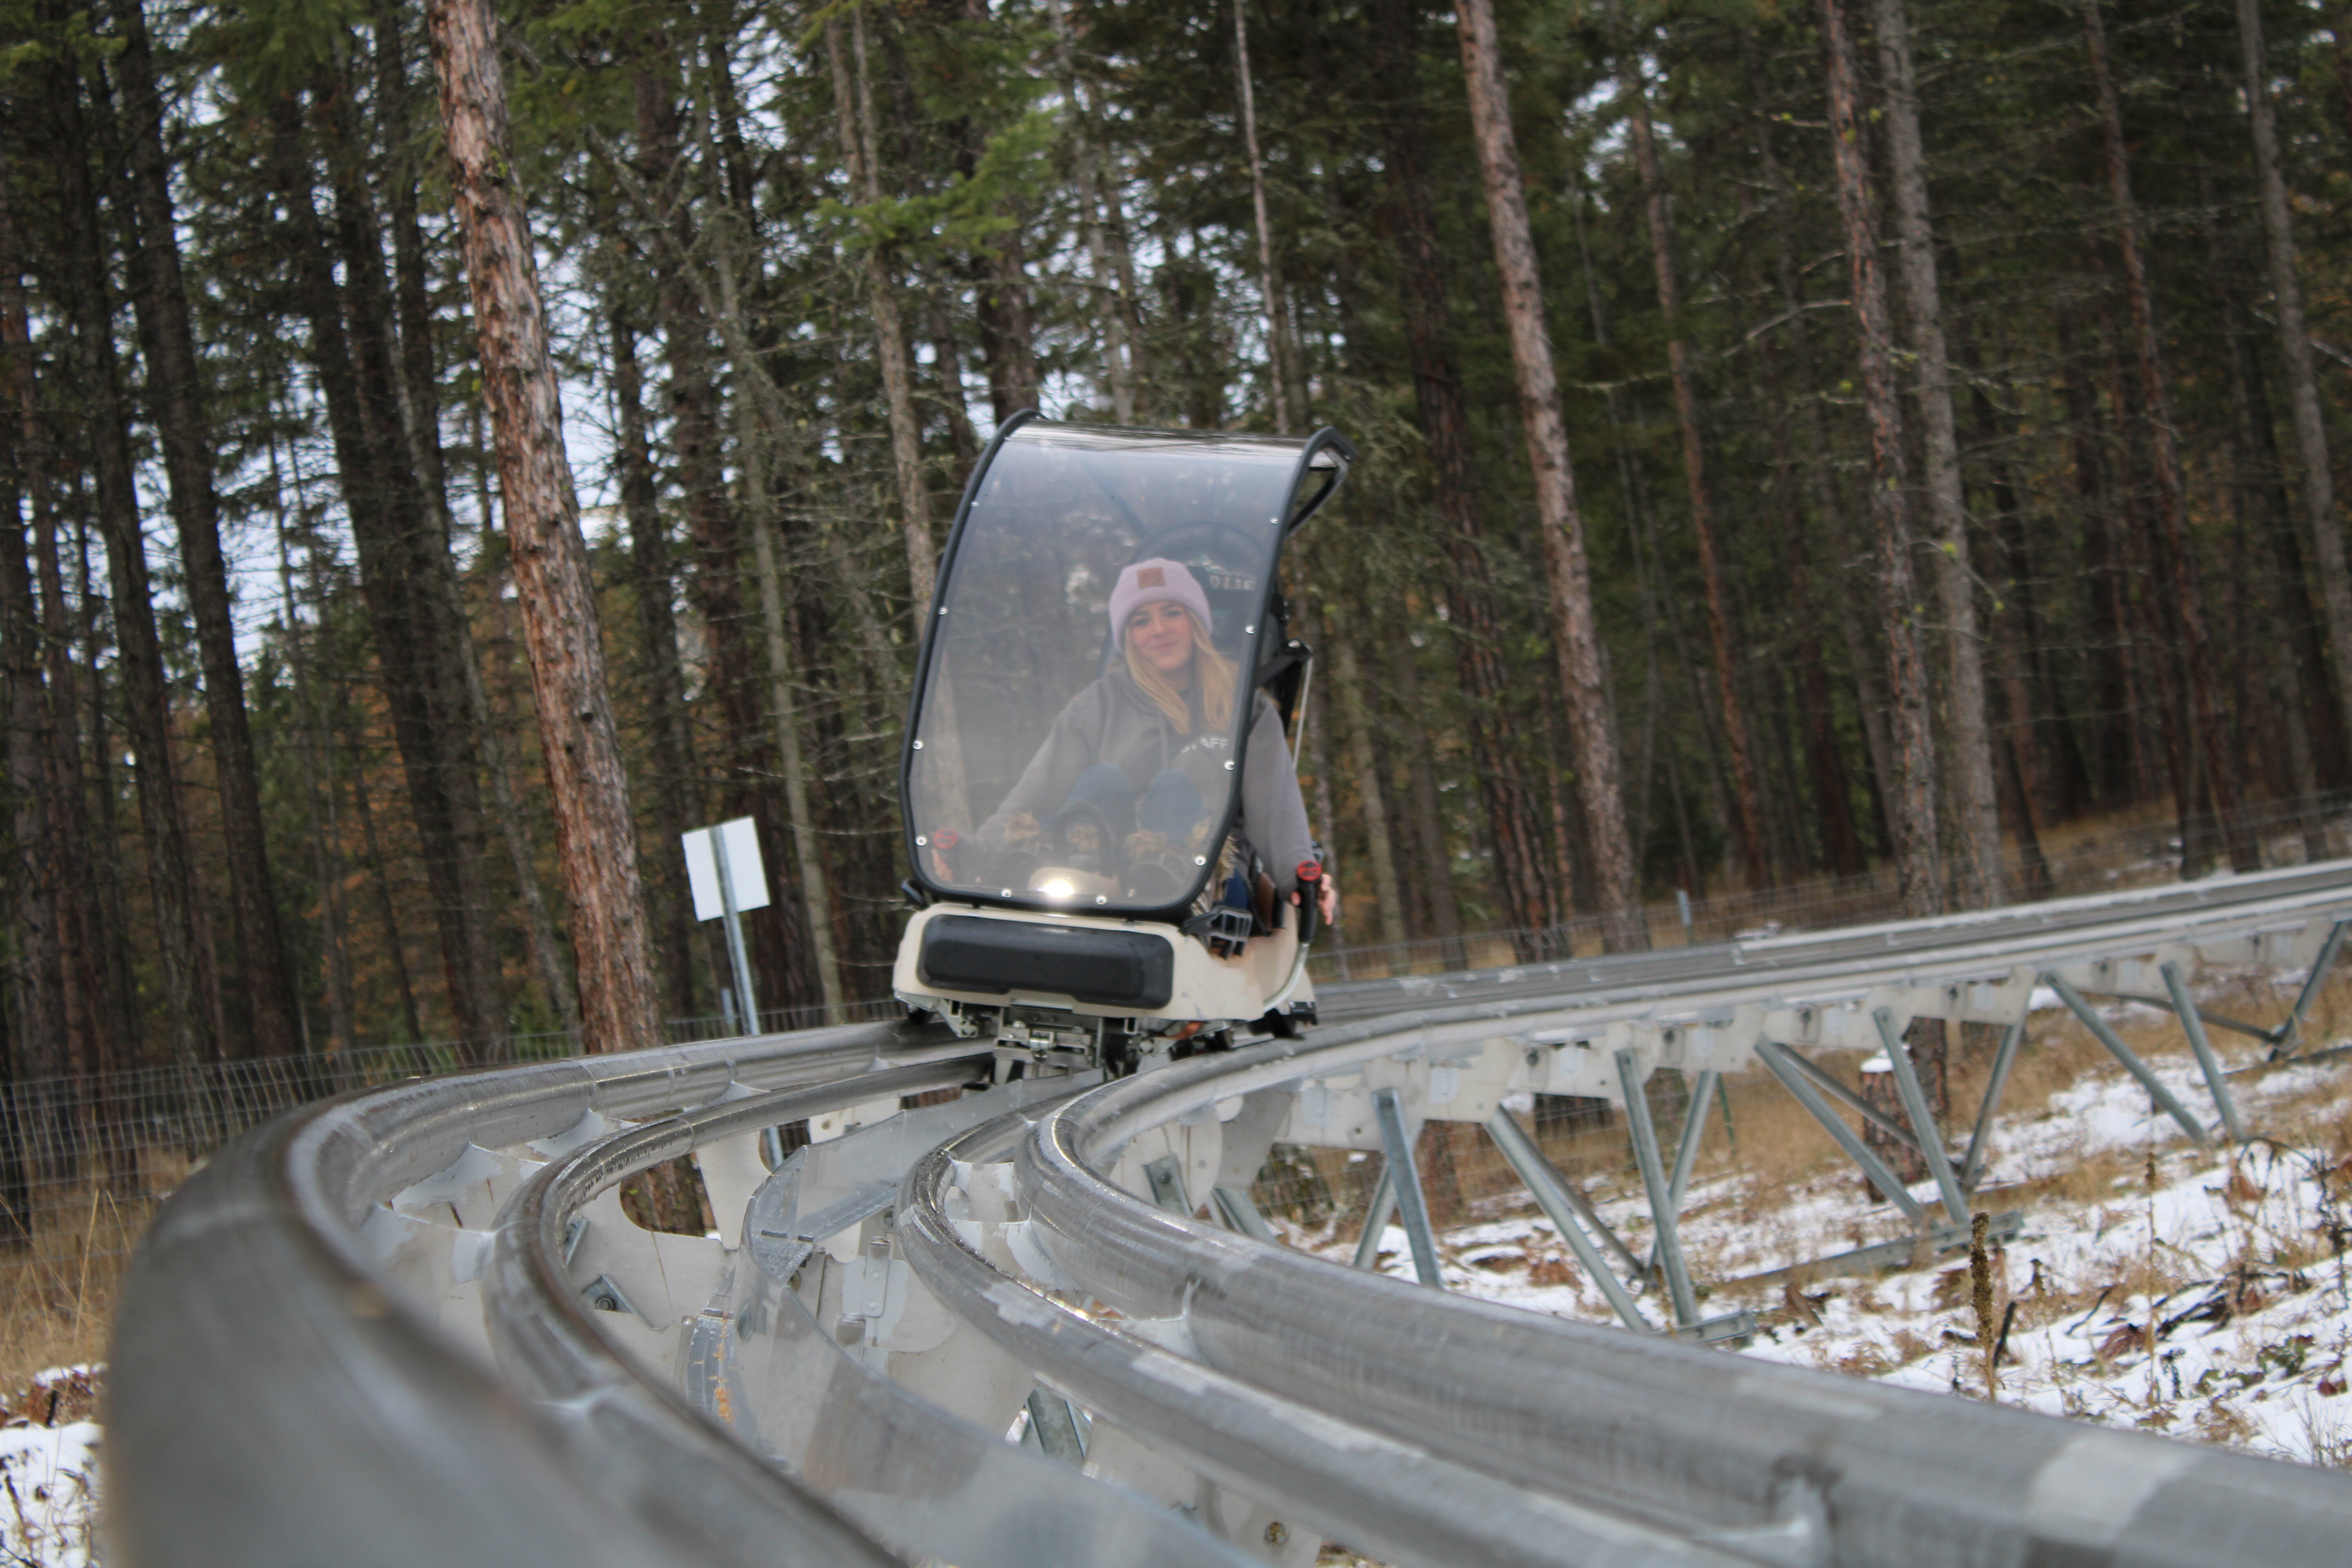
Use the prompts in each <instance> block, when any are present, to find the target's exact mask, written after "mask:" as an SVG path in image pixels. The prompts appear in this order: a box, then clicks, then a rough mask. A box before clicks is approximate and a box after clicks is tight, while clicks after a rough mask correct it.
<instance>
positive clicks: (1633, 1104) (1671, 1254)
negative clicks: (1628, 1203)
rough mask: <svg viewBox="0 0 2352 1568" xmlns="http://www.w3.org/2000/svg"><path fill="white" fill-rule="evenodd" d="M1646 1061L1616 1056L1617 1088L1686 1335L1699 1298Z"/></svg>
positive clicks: (1627, 1051) (1626, 1051)
mask: <svg viewBox="0 0 2352 1568" xmlns="http://www.w3.org/2000/svg"><path fill="white" fill-rule="evenodd" d="M1641 1066H1642V1064H1641V1058H1639V1057H1637V1056H1635V1055H1634V1053H1633V1047H1631V1046H1627V1047H1623V1048H1622V1049H1620V1050H1619V1051H1618V1052H1617V1084H1618V1087H1619V1088H1621V1089H1623V1090H1624V1091H1625V1126H1626V1129H1627V1131H1630V1132H1631V1133H1632V1134H1633V1159H1634V1162H1635V1163H1637V1164H1639V1165H1640V1166H1641V1167H1642V1185H1643V1188H1644V1189H1645V1190H1646V1191H1647V1193H1648V1194H1649V1198H1650V1221H1651V1224H1652V1225H1653V1226H1655V1227H1656V1231H1657V1238H1658V1239H1657V1244H1656V1245H1657V1254H1658V1262H1659V1265H1660V1267H1661V1268H1663V1269H1664V1273H1665V1276H1666V1296H1667V1299H1668V1300H1670V1301H1672V1302H1673V1303H1674V1309H1675V1328H1677V1329H1686V1328H1690V1327H1692V1326H1693V1325H1695V1324H1696V1322H1697V1321H1698V1298H1697V1296H1696V1294H1695V1293H1693V1291H1692V1289H1691V1282H1690V1269H1689V1268H1688V1266H1687V1265H1685V1263H1684V1261H1683V1236H1682V1224H1681V1221H1680V1217H1679V1215H1677V1214H1676V1212H1675V1204H1674V1201H1673V1194H1672V1191H1671V1189H1670V1187H1669V1185H1668V1183H1667V1177H1666V1172H1665V1163H1664V1160H1662V1159H1661V1158H1660V1157H1659V1154H1658V1130H1657V1128H1656V1127H1655V1126H1654V1125H1653V1124H1652V1123H1651V1121H1650V1097H1649V1095H1648V1094H1647V1093H1645V1092H1644V1091H1643V1083H1642V1071H1641Z"/></svg>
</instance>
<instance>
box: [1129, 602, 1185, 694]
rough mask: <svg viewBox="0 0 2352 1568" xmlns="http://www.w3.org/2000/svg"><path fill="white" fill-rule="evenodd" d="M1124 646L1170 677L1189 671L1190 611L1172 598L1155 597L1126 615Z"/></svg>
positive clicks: (1174, 677) (1175, 677)
mask: <svg viewBox="0 0 2352 1568" xmlns="http://www.w3.org/2000/svg"><path fill="white" fill-rule="evenodd" d="M1127 646H1128V647H1131V648H1133V649H1134V650H1135V651H1136V652H1137V653H1138V654H1139V655H1140V656H1141V657H1142V659H1143V662H1144V663H1146V664H1148V665H1150V667H1151V668H1154V669H1156V670H1158V671H1159V672H1160V674H1161V675H1164V676H1166V677H1167V678H1168V679H1171V680H1176V679H1178V678H1179V677H1182V676H1189V675H1191V674H1192V613H1191V612H1190V611H1188V610H1186V609H1185V608H1184V606H1183V605H1180V604H1178V603H1176V602H1175V601H1174V600H1173V599H1157V600H1154V601H1153V602H1152V603H1150V604H1149V605H1142V606H1141V607H1140V608H1139V609H1137V610H1136V612H1135V613H1134V614H1133V615H1130V616H1128V617H1127Z"/></svg>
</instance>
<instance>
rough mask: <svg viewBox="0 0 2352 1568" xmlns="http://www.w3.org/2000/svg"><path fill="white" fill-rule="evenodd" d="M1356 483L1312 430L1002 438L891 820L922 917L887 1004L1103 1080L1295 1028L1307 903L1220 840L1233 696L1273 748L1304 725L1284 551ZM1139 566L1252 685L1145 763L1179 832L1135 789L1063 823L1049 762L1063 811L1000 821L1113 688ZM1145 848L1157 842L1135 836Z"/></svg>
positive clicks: (1090, 429)
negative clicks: (1187, 1049) (1151, 564)
mask: <svg viewBox="0 0 2352 1568" xmlns="http://www.w3.org/2000/svg"><path fill="white" fill-rule="evenodd" d="M1354 459H1355V452H1354V449H1353V448H1352V447H1349V445H1348V443H1347V442H1346V441H1345V440H1344V439H1343V438H1342V437H1340V436H1339V434H1338V433H1337V432H1335V431H1331V430H1328V429H1327V430H1322V431H1318V433H1316V434H1315V435H1313V436H1310V437H1306V438H1305V439H1303V440H1300V439H1289V438H1275V437H1256V436H1236V435H1228V434H1222V433H1220V434H1211V435H1200V434H1191V433H1185V432H1177V431H1159V430H1131V429H1111V428H1100V427H1094V426H1076V425H1056V424H1050V423H1047V422H1045V421H1043V420H1039V419H1035V418H1033V417H1029V416H1018V417H1016V418H1014V419H1013V420H1009V421H1007V422H1006V424H1005V426H1004V427H1003V429H1002V430H1001V431H1000V432H999V434H998V436H997V437H996V439H995V441H994V442H993V443H992V444H991V446H990V447H989V450H988V453H987V455H986V456H985V457H984V458H982V461H981V464H980V467H979V468H977V469H976V470H975V471H974V473H973V474H972V477H971V483H970V484H969V485H968V486H967V487H966V489H965V491H964V498H963V504H962V505H961V508H959V510H958V511H957V514H956V521H955V526H954V529H953V530H952V531H951V532H950V536H949V540H948V548H947V553H946V556H945V558H944V559H943V561H942V562H941V563H940V583H939V590H938V595H937V597H936V599H935V600H934V602H933V604H932V605H931V606H930V611H929V627H928V635H927V636H926V637H925V638H924V642H923V650H922V657H921V660H920V663H919V668H918V671H917V675H916V681H915V692H914V698H913V703H912V707H911V709H910V710H909V712H908V722H907V746H906V751H905V752H904V755H903V761H902V763H901V766H900V773H899V800H900V804H901V805H902V807H903V809H904V811H905V816H906V826H907V839H908V842H907V850H908V857H909V858H910V860H911V861H912V863H913V866H914V876H913V878H912V879H910V880H909V881H908V893H909V896H910V897H911V898H912V899H913V900H914V901H915V902H916V903H918V904H919V906H921V907H920V908H919V910H918V912H917V914H916V915H915V917H914V919H913V920H912V921H910V922H909V924H908V928H907V932H906V936H905V938H904V939H903V940H902V942H900V944H899V948H898V963H897V965H896V969H895V972H894V974H893V987H894V989H895V990H896V992H897V993H898V997H899V998H900V1000H902V1001H904V1002H905V1003H906V1004H907V1005H908V1006H910V1007H915V1008H919V1009H921V1010H924V1011H928V1012H934V1013H938V1014H940V1016H943V1017H946V1018H947V1019H948V1020H949V1021H950V1022H951V1023H953V1024H954V1025H955V1026H957V1028H958V1029H959V1030H961V1031H962V1032H963V1033H966V1034H968V1035H972V1036H981V1035H993V1036H994V1037H996V1038H997V1039H998V1040H999V1042H1000V1044H1001V1045H1002V1046H1004V1047H1007V1048H1008V1050H1013V1051H1023V1050H1025V1051H1026V1052H1027V1053H1028V1054H1029V1055H1031V1056H1032V1057H1034V1058H1037V1059H1039V1060H1043V1059H1045V1058H1048V1057H1052V1056H1061V1055H1074V1056H1075V1057H1076V1058H1084V1059H1085V1060H1087V1061H1089V1062H1099V1063H1100V1064H1101V1065H1104V1066H1107V1067H1110V1068H1114V1069H1118V1068H1121V1067H1123V1066H1125V1065H1128V1064H1129V1063H1131V1062H1132V1061H1133V1060H1134V1059H1135V1058H1136V1057H1137V1056H1138V1055H1140V1054H1149V1053H1150V1052H1151V1051H1152V1050H1154V1049H1157V1048H1163V1047H1164V1046H1165V1045H1166V1044H1168V1043H1171V1042H1174V1041H1179V1040H1182V1039H1189V1038H1195V1037H1212V1036H1214V1035H1216V1034H1218V1033H1220V1032H1222V1031H1224V1030H1226V1029H1228V1028H1229V1027H1230V1026H1233V1025H1235V1024H1246V1023H1249V1022H1251V1021H1253V1020H1258V1019H1262V1018H1269V1017H1270V1018H1271V1020H1272V1023H1273V1026H1285V1025H1286V1024H1287V1023H1289V1022H1290V1021H1292V1020H1295V1019H1297V1018H1298V1017H1301V1016H1305V1017H1311V1016H1312V1013H1313V1004H1312V995H1313V993H1312V990H1311V988H1310V987H1309V986H1308V984H1307V979H1306V973H1305V970H1306V942H1307V941H1311V940H1312V937H1313V927H1314V916H1313V913H1312V902H1313V900H1312V894H1311V891H1310V893H1309V895H1308V898H1307V900H1306V907H1305V909H1304V910H1301V909H1293V908H1291V907H1290V906H1289V905H1288V904H1287V903H1286V902H1285V901H1282V900H1273V899H1270V898H1269V897H1268V896H1267V892H1266V889H1267V887H1268V886H1269V885H1270V884H1268V883H1267V882H1265V881H1264V880H1262V879H1261V877H1260V875H1259V873H1260V870H1261V868H1256V867H1254V866H1253V865H1251V864H1250V863H1249V855H1248V851H1247V848H1246V847H1245V846H1244V845H1241V844H1240V843H1239V842H1238V841H1237V840H1235V838H1234V821H1235V817H1236V816H1237V815H1238V813H1239V810H1240V802H1241V781H1242V779H1243V777H1244V767H1245V766H1246V763H1247V761H1248V758H1247V754H1246V752H1247V747H1248V745H1249V743H1250V739H1251V737H1250V729H1251V724H1250V714H1251V712H1252V710H1253V709H1254V707H1255V703H1254V701H1253V700H1251V698H1250V695H1249V694H1250V692H1252V691H1253V690H1263V691H1265V693H1266V694H1267V695H1268V697H1269V698H1270V699H1271V700H1273V702H1274V704H1275V707H1276V711H1277V712H1278V713H1279V714H1280V716H1281V719H1282V724H1283V731H1284V734H1285V736H1286V737H1291V736H1295V735H1296V734H1297V726H1298V725H1299V723H1300V722H1301V721H1302V718H1303V714H1302V712H1301V706H1302V704H1303V702H1304V700H1305V690H1306V685H1307V673H1308V669H1309V668H1310V667H1309V654H1308V651H1307V647H1305V646H1304V645H1303V644H1301V643H1299V642H1297V640H1295V639H1293V638H1292V637H1290V635H1289V629H1288V606H1287V605H1286V603H1285V602H1284V600H1283V597H1282V594H1281V591H1280V587H1279V585H1278V582H1277V573H1278V569H1279V566H1280V562H1281V556H1282V548H1283V545H1284V543H1285V542H1286V541H1287V540H1288V538H1289V537H1290V535H1291V533H1292V532H1293V531H1296V530H1297V528H1298V526H1299V525H1300V524H1301V523H1303V522H1305V521H1307V518H1308V517H1309V516H1310V515H1312V514H1313V513H1314V511H1315V510H1317V509H1318V507H1320V506H1321V505H1322V504H1323V502H1324V501H1325V500H1328V499H1329V497H1330V495H1331V493H1332V491H1333V490H1334V489H1337V488H1338V486H1339V480H1340V479H1342V478H1343V477H1345V475H1346V472H1347V469H1348V466H1349V464H1350V463H1351V462H1353V461H1354ZM1155 559H1164V560H1170V561H1173V562H1176V563H1179V564H1181V566H1183V567H1184V568H1185V569H1186V570H1187V571H1188V572H1190V573H1191V574H1192V578H1193V580H1194V581H1195V582H1196V583H1198V584H1200V586H1201V587H1202V590H1203V592H1204V593H1205V595H1206V596H1207V599H1208V601H1209V608H1210V612H1211V619H1212V621H1213V625H1212V626H1210V627H1209V628H1208V632H1209V637H1210V640H1211V641H1212V643H1213V645H1214V647H1215V648H1216V650H1217V652H1218V653H1219V654H1221V655H1223V657H1224V658H1227V659H1230V660H1231V661H1233V663H1234V666H1235V667H1236V668H1237V670H1238V671H1241V672H1244V675H1243V679H1242V680H1241V681H1240V683H1239V684H1240V689H1241V696H1240V700H1237V701H1236V702H1235V704H1234V707H1235V709H1236V710H1237V712H1238V718H1237V721H1235V722H1234V724H1233V726H1232V727H1231V728H1230V729H1229V730H1217V731H1211V730H1207V729H1205V728H1204V730H1203V731H1202V733H1199V734H1196V735H1194V736H1192V738H1191V739H1190V741H1189V742H1187V743H1186V744H1184V745H1182V746H1181V749H1180V750H1179V752H1177V754H1175V755H1172V756H1170V757H1166V758H1158V759H1153V761H1154V762H1157V763H1164V764H1165V766H1166V767H1167V768H1169V769H1172V770H1173V771H1174V772H1175V773H1179V774H1181V777H1182V778H1183V780H1184V781H1186V783H1187V784H1189V785H1190V786H1191V787H1190V789H1189V790H1188V789H1187V788H1186V787H1185V786H1184V785H1182V784H1179V785H1177V786H1176V788H1175V795H1176V797H1177V798H1178V799H1179V800H1180V801H1181V805H1180V807H1179V808H1178V809H1177V810H1176V811H1175V813H1174V816H1173V818H1172V820H1175V821H1178V822H1183V821H1189V822H1190V823H1191V826H1189V827H1181V826H1180V827H1173V828H1171V827H1170V822H1171V814H1170V811H1169V809H1168V808H1167V807H1166V806H1165V805H1164V804H1162V805H1160V807H1159V811H1158V816H1157V817H1155V816H1154V809H1155V807H1154V802H1153V801H1152V800H1151V799H1150V798H1146V797H1148V795H1149V794H1150V785H1151V784H1152V783H1154V782H1155V781H1154V780H1152V779H1146V778H1139V777H1132V776H1130V777H1129V784H1131V785H1132V787H1133V790H1134V791H1135V793H1136V795H1138V797H1139V800H1138V802H1137V805H1134V806H1132V807H1130V806H1129V805H1128V804H1127V802H1126V801H1125V800H1124V799H1113V800H1112V801H1110V802H1109V804H1108V808H1107V809H1096V808H1095V806H1093V805H1084V804H1073V805H1068V806H1066V807H1062V808H1060V809H1056V807H1057V806H1058V805H1060V792H1061V791H1063V790H1065V789H1067V788H1068V787H1069V784H1070V782H1071V781H1067V780H1063V779H1060V778H1059V777H1058V773H1059V772H1070V771H1072V769H1071V767H1070V765H1069V762H1070V759H1069V758H1067V757H1066V756H1062V755H1060V753H1055V755H1056V757H1057V758H1058V761H1059V766H1058V770H1056V769H1055V768H1054V767H1049V766H1048V765H1047V764H1046V763H1042V762H1040V763H1039V765H1040V768H1041V770H1042V771H1041V774H1040V778H1041V779H1042V778H1043V777H1044V774H1045V773H1046V772H1055V773H1056V776H1055V778H1054V779H1053V780H1052V781H1051V782H1052V786H1053V790H1052V793H1053V795H1054V802H1055V804H1053V805H1045V806H1044V807H1043V808H1042V809H1040V810H1038V811H1034V812H1013V811H1010V810H1009V809H1008V799H1009V797H1011V796H1012V795H1013V792H1014V787H1015V785H1016V784H1019V783H1020V782H1021V780H1022V779H1023V776H1024V773H1025V772H1026V771H1027V770H1029V769H1030V767H1031V766H1032V763H1033V762H1038V760H1039V759H1040V757H1041V752H1044V750H1045V747H1046V742H1047V739H1048V737H1049V735H1050V734H1051V733H1052V732H1053V731H1054V727H1055V721H1056V720H1057V719H1058V718H1059V717H1060V716H1061V715H1062V712H1063V710H1064V709H1065V708H1066V707H1067V706H1068V705H1069V704H1070V703H1071V701H1072V700H1073V699H1074V698H1076V697H1077V696H1078V695H1079V694H1080V693H1081V692H1082V691H1084V690H1085V689H1087V688H1088V687H1089V686H1090V685H1091V684H1092V683H1093V682H1095V681H1097V679H1101V678H1103V677H1105V676H1106V674H1107V673H1108V672H1109V671H1110V670H1111V668H1112V667H1113V664H1114V662H1115V661H1116V662H1118V663H1120V664H1122V665H1123V663H1124V656H1123V654H1122V653H1121V651H1120V648H1119V644H1118V637H1117V636H1116V635H1115V634H1114V632H1113V630H1112V628H1111V626H1110V619H1109V605H1110V596H1111V592H1112V589H1113V588H1114V587H1115V586H1116V585H1117V584H1118V579H1119V574H1120V573H1121V572H1122V571H1124V570H1125V569H1126V568H1127V567H1129V566H1130V565H1133V564H1135V563H1138V562H1143V561H1150V560H1155ZM1266 739H1267V738H1266V737H1264V736H1261V737H1259V741H1260V743H1264V742H1265V740H1266ZM1292 743H1293V744H1294V745H1295V742H1292ZM1086 760H1087V761H1090V762H1091V761H1097V760H1099V759H1091V758H1090V759H1086ZM1137 765H1138V766H1139V767H1140V766H1143V765H1144V764H1137ZM1158 782H1160V783H1162V784H1163V786H1164V784H1166V782H1167V775H1166V774H1165V773H1161V774H1160V775H1158ZM1195 792H1196V793H1197V795H1198V797H1199V805H1200V810H1199V813H1198V815H1197V816H1193V815H1192V813H1191V811H1190V807H1191V805H1192V794H1193V793H1195ZM1111 793H1112V794H1113V795H1115V796H1116V795H1123V794H1124V791H1122V790H1119V789H1118V788H1116V787H1114V789H1113V790H1112V792H1111ZM1130 813H1132V815H1130ZM1139 826H1140V827H1145V828H1148V827H1150V826H1159V827H1160V828H1163V829H1167V831H1162V832H1158V833H1153V832H1150V831H1139ZM1236 878H1238V881H1236ZM1236 893H1243V894H1246V895H1248V896H1246V897H1244V898H1241V899H1239V900H1235V898H1234V894H1236Z"/></svg>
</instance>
